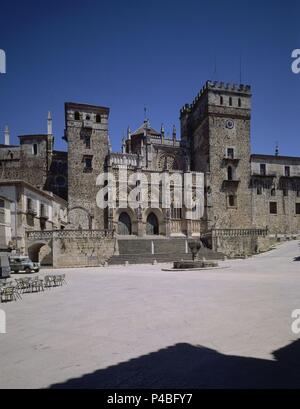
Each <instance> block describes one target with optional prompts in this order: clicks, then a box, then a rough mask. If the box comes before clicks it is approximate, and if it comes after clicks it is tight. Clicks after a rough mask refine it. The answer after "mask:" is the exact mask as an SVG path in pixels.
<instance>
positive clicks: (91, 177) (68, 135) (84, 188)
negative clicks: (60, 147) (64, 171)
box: [65, 102, 109, 229]
mask: <svg viewBox="0 0 300 409" xmlns="http://www.w3.org/2000/svg"><path fill="white" fill-rule="evenodd" d="M108 116H109V108H106V107H99V106H93V105H85V104H76V103H71V102H68V103H66V104H65V121H66V130H65V140H66V141H67V143H68V208H69V222H70V227H73V228H82V229H104V228H106V227H107V226H106V221H105V219H106V218H105V215H104V210H103V209H100V208H98V207H97V205H96V195H97V192H98V190H99V187H97V186H96V179H97V177H98V176H99V174H100V173H101V172H103V171H104V166H105V159H106V156H107V154H108V150H109V138H108Z"/></svg>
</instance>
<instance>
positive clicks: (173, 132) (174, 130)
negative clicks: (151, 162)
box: [172, 125, 176, 140]
mask: <svg viewBox="0 0 300 409" xmlns="http://www.w3.org/2000/svg"><path fill="white" fill-rule="evenodd" d="M172 134H173V139H174V140H176V127H175V125H173V131H172Z"/></svg>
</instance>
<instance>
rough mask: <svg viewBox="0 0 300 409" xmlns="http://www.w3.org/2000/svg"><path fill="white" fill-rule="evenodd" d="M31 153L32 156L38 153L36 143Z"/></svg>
mask: <svg viewBox="0 0 300 409" xmlns="http://www.w3.org/2000/svg"><path fill="white" fill-rule="evenodd" d="M32 153H33V154H34V155H37V153H38V146H37V144H36V143H34V144H33V145H32Z"/></svg>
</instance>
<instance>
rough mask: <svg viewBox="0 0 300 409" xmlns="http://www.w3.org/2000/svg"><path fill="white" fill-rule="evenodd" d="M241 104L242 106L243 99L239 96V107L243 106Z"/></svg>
mask: <svg viewBox="0 0 300 409" xmlns="http://www.w3.org/2000/svg"><path fill="white" fill-rule="evenodd" d="M241 106H242V100H241V98H239V108H241Z"/></svg>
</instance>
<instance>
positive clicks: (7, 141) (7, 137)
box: [4, 125, 10, 145]
mask: <svg viewBox="0 0 300 409" xmlns="http://www.w3.org/2000/svg"><path fill="white" fill-rule="evenodd" d="M4 144H5V145H10V133H9V128H8V125H6V127H5V129H4Z"/></svg>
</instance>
